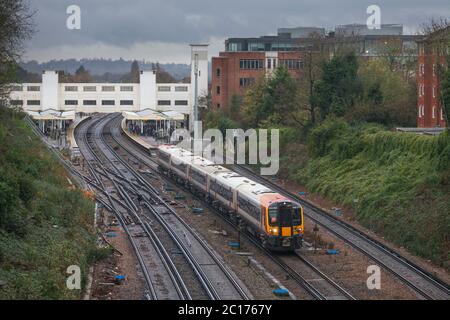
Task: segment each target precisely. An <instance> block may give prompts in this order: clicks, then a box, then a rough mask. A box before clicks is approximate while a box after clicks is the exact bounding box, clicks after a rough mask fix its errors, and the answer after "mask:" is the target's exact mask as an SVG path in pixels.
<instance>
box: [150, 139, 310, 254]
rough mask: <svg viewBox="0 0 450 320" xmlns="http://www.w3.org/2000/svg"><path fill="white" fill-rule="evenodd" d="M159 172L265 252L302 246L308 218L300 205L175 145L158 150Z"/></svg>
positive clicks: (164, 145)
mask: <svg viewBox="0 0 450 320" xmlns="http://www.w3.org/2000/svg"><path fill="white" fill-rule="evenodd" d="M158 168H159V170H160V171H161V172H162V173H163V174H165V175H167V176H169V177H170V178H171V179H173V180H175V181H176V182H177V183H179V184H182V185H184V186H185V187H187V188H189V189H190V190H191V191H192V192H193V193H195V194H199V195H201V196H203V197H204V198H205V200H206V201H208V202H209V203H211V204H213V205H215V206H217V207H218V209H220V211H221V212H222V213H224V214H227V215H229V217H230V218H232V219H233V220H234V221H235V222H236V223H237V224H238V226H239V228H245V229H246V230H247V231H248V232H250V233H251V234H252V235H253V236H255V237H257V238H258V239H260V241H261V243H262V245H263V246H264V247H265V248H267V249H269V250H271V251H293V250H296V249H299V248H300V247H301V246H302V243H303V234H304V216H303V207H302V206H301V205H300V204H299V203H297V202H294V201H292V200H290V199H288V198H286V197H285V196H283V195H281V194H279V193H277V192H275V191H273V190H271V189H270V188H267V187H266V186H264V185H262V184H260V183H257V182H255V181H253V180H251V179H249V178H247V177H244V176H242V175H240V174H238V173H236V172H234V171H232V170H230V169H228V168H225V167H224V166H221V165H218V164H215V163H214V162H212V161H210V160H208V159H205V158H202V157H200V156H197V155H194V154H193V153H192V152H191V151H188V150H185V149H182V148H179V147H177V146H174V145H167V144H163V145H160V146H159V147H158Z"/></svg>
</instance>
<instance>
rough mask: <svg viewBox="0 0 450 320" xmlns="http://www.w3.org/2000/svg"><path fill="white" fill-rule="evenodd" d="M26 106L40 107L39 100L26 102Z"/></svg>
mask: <svg viewBox="0 0 450 320" xmlns="http://www.w3.org/2000/svg"><path fill="white" fill-rule="evenodd" d="M27 105H29V106H40V105H41V100H27Z"/></svg>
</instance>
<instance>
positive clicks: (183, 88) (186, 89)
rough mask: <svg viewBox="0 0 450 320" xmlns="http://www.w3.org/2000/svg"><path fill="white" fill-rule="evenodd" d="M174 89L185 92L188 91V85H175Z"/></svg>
mask: <svg viewBox="0 0 450 320" xmlns="http://www.w3.org/2000/svg"><path fill="white" fill-rule="evenodd" d="M175 91H176V92H187V91H188V87H187V86H176V87H175Z"/></svg>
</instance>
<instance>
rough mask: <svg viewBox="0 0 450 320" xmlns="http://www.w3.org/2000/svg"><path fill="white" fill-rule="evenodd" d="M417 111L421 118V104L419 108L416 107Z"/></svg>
mask: <svg viewBox="0 0 450 320" xmlns="http://www.w3.org/2000/svg"><path fill="white" fill-rule="evenodd" d="M417 111H418V116H419V118H422V106H419V108H417Z"/></svg>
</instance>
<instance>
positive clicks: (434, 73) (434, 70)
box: [433, 63, 436, 77]
mask: <svg viewBox="0 0 450 320" xmlns="http://www.w3.org/2000/svg"><path fill="white" fill-rule="evenodd" d="M435 76H436V65H435V64H434V63H433V77H435Z"/></svg>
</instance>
